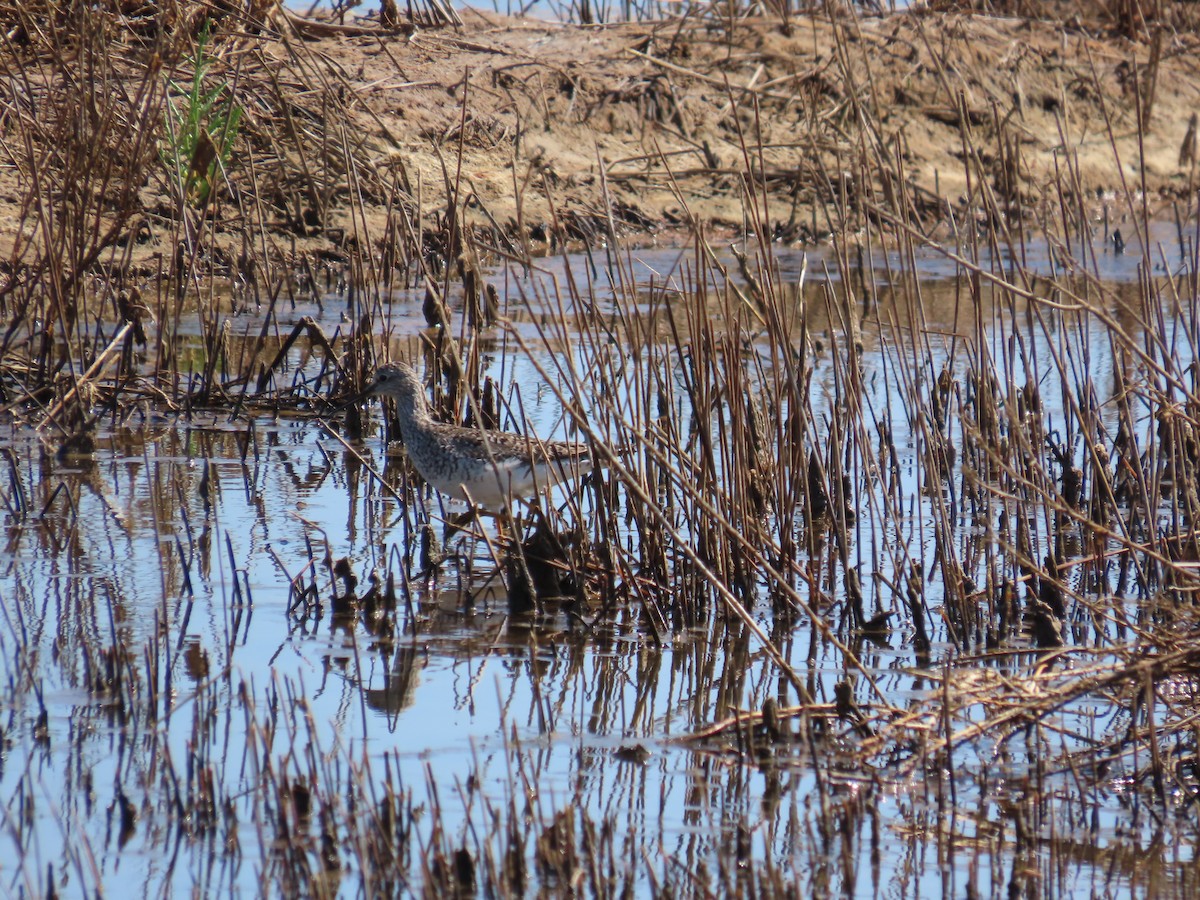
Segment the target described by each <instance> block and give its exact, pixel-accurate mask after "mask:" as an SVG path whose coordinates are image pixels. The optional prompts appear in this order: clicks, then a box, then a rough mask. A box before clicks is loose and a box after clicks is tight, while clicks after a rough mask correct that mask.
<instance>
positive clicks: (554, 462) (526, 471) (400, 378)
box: [367, 363, 592, 513]
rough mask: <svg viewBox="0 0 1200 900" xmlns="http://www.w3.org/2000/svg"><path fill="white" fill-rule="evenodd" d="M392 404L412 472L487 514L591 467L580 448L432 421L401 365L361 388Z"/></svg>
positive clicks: (421, 393)
mask: <svg viewBox="0 0 1200 900" xmlns="http://www.w3.org/2000/svg"><path fill="white" fill-rule="evenodd" d="M367 393H368V394H371V395H375V396H383V397H391V398H392V399H393V400H395V401H396V413H397V416H398V418H399V420H400V436H401V438H403V440H404V447H405V449H406V450H407V451H408V458H409V459H411V460H412V464H413V466H414V468H416V470H417V471H418V472H419V473H420V475H421V477H422V478H424V479H425V480H426V481H427V482H428V483H429V484H431V485H432V486H433V487H434V488H436V489H437V490H438V491H439V492H440V493H442V494H445V495H446V496H447V497H452V498H453V499H455V500H466V501H467V502H468V503H473V504H475V505H476V506H481V507H483V508H485V509H487V510H489V511H491V512H497V513H498V512H503V511H504V510H507V509H508V508H509V505H510V504H511V502H512V501H513V500H526V499H528V498H530V497H532V496H533V495H534V494H535V493H536V492H537V491H538V490H539V489H540V488H542V487H544V486H546V485H551V484H558V483H560V482H563V481H570V480H572V479H575V478H577V477H578V476H580V475H582V474H584V473H585V472H588V471H590V470H591V468H592V464H591V458H590V454H589V451H588V447H587V445H586V444H573V443H569V442H566V441H538V440H537V439H535V438H527V437H523V436H521V435H519V434H509V433H507V432H502V431H489V430H484V429H480V428H465V427H463V426H461V425H449V424H446V423H444V422H438V421H435V420H434V418H433V415H432V414H431V413H430V411H429V403H428V401H427V400H426V399H425V387H424V385H422V384H421V379H420V378H418V377H417V373H416V372H415V371H414V370H413V368H412V367H411V366H409V365H407V364H405V363H389V364H388V365H385V366H381V367H380V368H379V370H378V371H377V372H376V373H375V379H374V381H372V383H371V386H370V387H369V388H367Z"/></svg>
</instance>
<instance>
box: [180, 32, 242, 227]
mask: <svg viewBox="0 0 1200 900" xmlns="http://www.w3.org/2000/svg"><path fill="white" fill-rule="evenodd" d="M208 37H209V33H208V25H207V24H206V25H205V26H204V29H203V30H202V31H201V32H200V35H199V37H198V38H197V41H196V53H195V55H194V56H193V57H192V61H193V63H194V74H193V75H192V83H191V87H190V89H187V90H185V89H184V88H183V86H181V85H179V84H178V83H176V82H175V81H173V80H168V102H167V104H166V127H167V140H166V143H165V144H164V146H163V147H162V148H161V155H162V158H163V162H164V164H165V165H166V166H167V168H168V169H170V170H171V172H172V173H175V174H176V175H177V179H176V184H180V185H182V187H183V196H184V199H185V202H190V203H192V204H193V205H194V206H196V207H201V206H204V204H205V203H207V202H208V198H209V196H210V194H211V193H212V189H213V185H214V183H215V181H216V177H217V172H218V170H220V169H224V168H225V166H226V165H227V164H228V162H229V157H230V154H231V153H232V151H233V142H234V140H235V139H236V138H237V132H238V124H239V123H240V122H241V118H242V112H243V110H242V108H241V107H240V106H238V105H237V104H236V103H234V102H233V101H232V99H230V98H229V97H228V96H226V95H227V93H228V91H229V85H228V83H226V82H224V81H222V82H221V83H220V84H218V85H216V86H215V87H212V88H210V89H207V90H206V89H205V85H204V81H205V75H206V74H207V73H208V70H209V69H210V68H212V58H211V57H208V56H206V55H205V45H206V44H207V43H208ZM177 100H182V106H183V112H182V113H181V112H180V110H179V109H178V105H179V104H177V102H176V101H177Z"/></svg>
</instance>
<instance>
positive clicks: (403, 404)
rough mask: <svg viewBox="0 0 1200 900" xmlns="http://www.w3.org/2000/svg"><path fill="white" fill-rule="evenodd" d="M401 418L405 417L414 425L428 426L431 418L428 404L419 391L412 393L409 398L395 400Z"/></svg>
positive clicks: (431, 420)
mask: <svg viewBox="0 0 1200 900" xmlns="http://www.w3.org/2000/svg"><path fill="white" fill-rule="evenodd" d="M397 404H398V406H399V409H398V411H399V413H400V415H401V418H405V417H407V418H408V419H409V420H410V421H411V422H412V423H413V424H414V425H420V426H425V425H430V424H432V423H433V416H432V414H431V413H430V412H429V403H428V402H427V401H426V399H425V395H424V394H423V393H421V392H420V391H414V392H413V393H412V395H411V396H407V397H400V398H398V400H397Z"/></svg>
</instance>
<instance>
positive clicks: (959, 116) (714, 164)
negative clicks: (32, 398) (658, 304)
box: [0, 0, 1200, 273]
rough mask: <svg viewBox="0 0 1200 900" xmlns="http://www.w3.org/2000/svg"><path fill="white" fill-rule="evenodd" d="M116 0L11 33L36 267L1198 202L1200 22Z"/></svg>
mask: <svg viewBox="0 0 1200 900" xmlns="http://www.w3.org/2000/svg"><path fill="white" fill-rule="evenodd" d="M101 6H102V7H104V8H106V9H108V13H107V17H106V18H104V20H103V22H102V23H100V25H99V26H98V25H97V22H96V21H91V22H89V23H88V27H89V29H90V31H88V32H86V33H85V32H76V35H85V34H86V36H68V35H70V32H69V30H68V29H69V28H70V26H71V24H72V23H71V22H70V21H67V20H66V18H63V17H66V16H68V13H66V12H63V11H61V10H59V9H58V6H57V4H53V3H50V4H29V5H28V8H27V9H26V11H25V12H9V13H7V14H6V16H5V18H6V20H5V21H4V22H2V23H0V24H3V26H4V28H5V32H6V35H7V37H6V39H5V40H4V41H3V42H2V43H0V71H2V72H3V76H2V77H3V81H4V83H5V85H6V86H5V90H4V99H3V106H4V107H5V111H4V113H3V117H2V119H0V123H2V124H0V138H2V139H3V150H4V153H3V165H2V166H0V263H2V264H3V265H4V266H5V268H6V269H7V270H8V271H9V272H10V273H11V272H13V271H16V270H19V269H21V268H22V267H24V266H29V265H35V266H36V260H38V259H44V258H50V256H51V255H52V254H51V252H50V248H49V247H48V246H47V245H48V243H53V242H55V241H62V240H70V239H74V240H77V241H79V242H80V243H81V244H83V245H86V246H85V247H83V249H80V251H79V253H78V255H77V257H76V259H75V262H76V263H77V264H78V265H80V266H84V267H86V266H88V265H94V264H97V263H104V262H105V261H108V262H109V264H110V265H124V266H128V265H133V266H134V267H143V268H145V267H150V268H152V267H153V266H154V265H155V263H154V257H155V256H156V255H157V256H159V258H160V262H159V263H158V265H159V266H160V267H161V265H162V263H161V257H162V255H163V254H164V253H167V252H175V253H178V252H179V251H178V250H177V249H176V250H174V251H171V250H170V248H177V247H178V239H179V236H180V234H181V233H184V234H185V235H186V234H187V233H190V232H196V233H197V234H199V233H201V232H202V233H203V234H202V239H201V238H198V239H197V240H198V241H199V242H200V243H203V244H204V245H205V246H206V247H207V248H208V252H209V253H210V254H211V255H212V257H213V258H214V259H226V260H234V259H236V258H239V257H240V258H242V259H243V260H244V259H246V258H247V255H248V254H251V250H253V252H255V253H257V252H259V251H261V252H263V253H265V255H266V256H267V257H268V258H270V259H273V260H279V261H287V260H292V259H294V258H295V256H296V255H297V254H298V253H306V252H311V253H317V254H320V255H323V256H326V257H329V258H332V259H337V258H349V256H350V255H352V254H350V252H349V251H352V250H362V249H366V248H368V247H379V246H382V245H383V244H384V243H385V236H386V234H387V233H388V231H389V229H392V230H396V229H408V230H409V231H411V230H412V229H413V228H414V227H416V228H418V229H419V230H421V231H424V232H425V234H415V235H414V234H408V235H406V239H407V240H409V241H410V242H416V243H428V242H430V241H432V242H433V243H435V244H436V243H437V240H438V237H437V236H438V235H439V233H440V232H443V231H444V230H445V228H446V227H447V223H448V222H450V221H455V222H459V223H461V224H462V225H464V226H466V227H470V228H472V229H476V230H477V231H476V233H477V234H478V233H484V234H487V233H491V234H492V238H491V240H492V241H493V243H494V244H495V245H496V246H497V248H498V249H500V250H502V251H505V252H510V253H512V252H519V253H522V254H523V253H526V252H529V251H531V250H536V249H538V248H539V247H544V246H547V245H551V244H556V243H557V242H558V241H559V240H560V239H561V240H576V239H583V240H595V239H597V238H600V237H604V236H608V235H616V234H630V233H646V234H650V233H655V232H661V231H663V230H667V229H684V228H687V227H690V226H692V225H694V224H704V225H706V226H710V227H717V228H723V229H731V230H733V231H737V232H753V231H755V230H756V228H757V227H760V223H768V227H769V228H770V230H771V232H772V234H771V237H773V238H778V239H786V240H812V239H819V238H820V237H822V236H824V235H827V234H830V233H846V232H853V231H855V230H857V229H859V228H863V227H865V226H867V225H869V224H883V225H886V226H894V225H898V223H896V222H895V221H893V220H894V219H895V213H894V212H893V213H885V212H883V210H893V211H894V210H896V209H900V210H903V211H904V215H903V217H904V218H905V219H907V222H906V223H905V224H907V225H908V226H911V227H918V228H920V229H921V230H922V231H923V232H924V233H925V234H926V235H927V236H934V237H936V236H937V235H938V233H939V231H938V229H939V228H940V229H942V230H943V232H944V233H945V234H947V235H948V234H949V233H950V232H949V229H951V228H955V227H959V226H961V224H962V222H964V221H967V220H969V219H970V217H971V216H973V215H974V216H978V215H979V214H978V213H976V212H975V211H976V210H979V209H982V208H985V207H986V208H990V209H996V208H1001V209H1005V210H1007V211H1009V212H1010V213H1013V214H1014V215H1015V216H1016V217H1017V218H1019V219H1021V220H1023V221H1025V222H1027V223H1029V224H1030V226H1031V227H1035V226H1036V224H1037V220H1038V217H1039V210H1040V209H1043V208H1045V207H1044V205H1045V204H1047V203H1051V204H1061V202H1062V199H1063V197H1062V191H1061V189H1060V186H1061V185H1062V184H1064V183H1065V184H1067V185H1068V186H1069V187H1070V192H1071V194H1072V197H1073V200H1072V202H1077V201H1078V202H1081V206H1080V209H1081V210H1082V209H1083V208H1084V205H1086V206H1087V208H1088V209H1089V210H1090V209H1094V208H1096V206H1098V205H1100V204H1103V203H1104V202H1111V203H1113V204H1114V205H1116V206H1117V207H1118V209H1120V208H1121V204H1123V203H1125V202H1126V200H1125V199H1124V198H1128V197H1135V198H1141V200H1145V201H1146V202H1147V203H1148V204H1157V203H1159V202H1160V199H1162V198H1166V199H1171V198H1176V197H1180V196H1187V195H1190V194H1191V192H1192V191H1193V188H1194V186H1195V180H1196V151H1195V142H1196V139H1195V121H1196V120H1195V115H1194V114H1193V113H1194V111H1195V110H1197V109H1200V54H1197V52H1196V50H1197V44H1198V43H1200V40H1198V37H1197V33H1196V32H1195V31H1194V30H1189V29H1188V28H1183V27H1178V26H1172V27H1166V26H1162V27H1158V28H1155V29H1149V28H1146V29H1142V30H1141V31H1137V32H1136V33H1134V34H1132V36H1130V35H1128V34H1122V33H1120V31H1121V30H1120V29H1116V28H1112V27H1107V26H1106V23H1103V22H1099V23H1094V25H1093V26H1092V27H1085V26H1084V25H1083V24H1081V23H1079V22H1078V20H1077V19H1076V20H1075V21H1072V22H1071V23H1069V24H1066V25H1064V24H1063V23H1061V22H1056V21H1037V20H1032V19H1026V18H1017V17H1007V18H1002V17H997V16H994V15H983V14H975V13H971V12H960V11H941V12H938V11H930V10H928V9H914V10H910V11H906V12H896V13H892V14H888V15H883V16H861V15H850V14H845V15H837V16H830V15H809V16H791V17H789V18H787V19H786V20H781V19H779V18H745V17H743V18H736V17H729V16H722V15H720V14H719V12H718V11H716V9H715V8H714V11H713V12H711V13H710V14H708V15H706V16H695V15H692V16H686V17H682V18H678V19H674V20H670V21H656V22H639V23H633V24H619V25H604V26H580V25H569V24H557V23H550V22H545V21H539V20H535V19H529V18H506V17H504V16H501V15H497V14H493V13H489V12H479V11H466V12H463V13H461V15H457V14H455V15H452V16H448V17H445V18H444V19H443V20H442V21H439V22H436V23H433V24H430V23H428V22H426V23H425V24H424V27H417V26H415V25H413V24H412V23H396V22H393V24H392V25H391V27H385V26H384V25H383V24H382V23H380V22H379V21H377V20H375V19H370V20H367V19H364V20H359V21H357V22H356V23H354V24H351V25H345V24H340V25H339V24H338V23H332V22H315V21H312V20H307V21H306V20H303V19H301V18H300V17H298V16H297V15H296V14H294V13H290V12H284V11H283V10H281V9H280V8H279V7H277V6H275V5H274V4H271V3H265V4H264V3H263V2H261V0H259V2H257V3H252V4H249V6H248V7H247V8H246V9H242V10H239V11H229V10H228V7H231V6H234V4H224V5H223V6H220V5H219V9H220V10H224V12H223V13H222V15H220V16H218V15H217V14H216V12H214V11H213V9H214V8H211V7H202V6H201V5H199V4H191V5H188V4H183V5H175V6H172V5H171V4H165V5H164V6H162V7H158V6H156V7H153V9H151V8H150V7H148V6H147V7H143V6H141V5H140V4H138V3H132V2H128V3H120V4H115V5H111V8H109V7H108V6H106V5H104V4H101ZM386 6H387V4H385V8H386ZM1168 6H1171V5H1170V4H1168ZM197 8H199V9H200V10H202V11H203V12H204V14H203V15H201V13H200V12H198V11H197ZM38 9H41V10H42V13H41V15H39V14H38V12H37V10H38ZM172 9H174V11H175V12H174V17H173V18H171V17H169V16H168V14H167V10H172ZM70 15H74V13H72V14H70ZM91 15H92V16H93V18H99V17H100V15H101V13H99V12H94V13H92V14H91ZM56 16H57V17H59V20H57V21H56ZM205 23H207V24H205ZM202 29H207V30H208V32H209V34H208V44H207V47H206V51H205V57H204V65H205V67H204V71H203V79H202V82H203V85H204V87H205V89H206V90H209V89H212V90H215V91H216V94H215V96H219V98H220V102H227V103H230V104H234V105H236V106H237V107H238V108H239V109H240V110H241V119H240V123H239V124H238V127H237V129H236V133H235V134H234V136H233V140H232V144H231V148H230V151H229V154H228V158H227V159H226V160H225V161H224V167H223V170H222V175H221V177H219V178H217V179H215V181H214V184H215V189H214V190H213V191H212V193H211V195H210V196H207V197H205V198H203V200H202V202H201V201H199V200H198V198H197V196H196V195H195V192H194V190H193V191H191V192H189V191H188V190H187V189H186V188H185V187H184V186H183V184H182V176H180V175H179V174H178V172H173V171H172V169H171V167H170V166H169V165H166V164H164V161H163V160H164V153H163V144H164V140H165V138H164V125H163V123H164V122H165V121H166V114H165V111H166V108H167V106H168V105H173V107H174V108H175V109H181V108H182V109H186V107H187V105H188V104H187V100H186V97H185V96H184V94H186V89H187V86H188V85H190V84H191V83H192V79H193V76H194V74H195V69H196V56H195V46H196V40H197V35H198V34H200V33H201V31H202ZM1135 31H1136V30H1135ZM88 85H91V86H94V92H93V93H92V95H91V96H90V97H88V96H81V92H80V91H79V90H78V89H79V88H80V87H85V86H88ZM84 94H86V92H84ZM1139 124H1141V126H1142V127H1139ZM206 150H208V151H211V148H203V147H202V148H201V149H200V150H199V151H197V152H198V153H200V154H201V156H203V152H204V151H206ZM210 156H211V152H210ZM206 161H207V157H205V158H200V157H195V158H193V160H192V164H193V165H194V166H195V165H200V164H201V163H203V162H206ZM989 193H990V194H991V195H992V196H991V198H990V200H991V202H987V203H984V202H983V197H984V195H985V194H989ZM449 197H455V198H456V201H457V208H456V209H455V210H453V214H452V213H451V211H449V210H448V205H447V204H448V202H449V201H448V198H449ZM897 197H900V198H901V201H900V202H899V205H897V203H896V200H897ZM48 200H49V204H50V205H49V208H48V207H47V201H48ZM1141 200H1138V201H1137V202H1139V204H1140V203H1141ZM56 203H61V204H62V209H58V210H55V209H54V204H56ZM1140 208H1141V207H1140V206H1139V209H1140ZM200 221H203V222H204V223H205V224H204V226H203V228H201V227H200V226H199V225H198V224H197V223H198V222H200ZM413 223H416V225H415V226H414V224H413ZM72 228H74V229H76V230H77V231H78V230H82V231H83V232H84V234H83V235H80V234H75V236H74V238H72V233H73V232H72V230H71V229H72ZM444 240H445V239H444V238H443V241H444ZM248 248H250V249H248Z"/></svg>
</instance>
